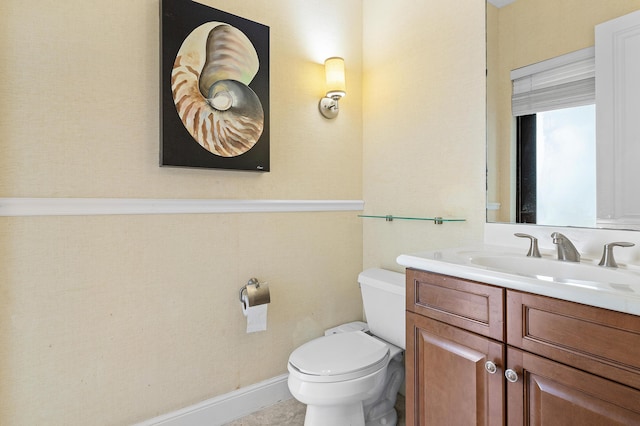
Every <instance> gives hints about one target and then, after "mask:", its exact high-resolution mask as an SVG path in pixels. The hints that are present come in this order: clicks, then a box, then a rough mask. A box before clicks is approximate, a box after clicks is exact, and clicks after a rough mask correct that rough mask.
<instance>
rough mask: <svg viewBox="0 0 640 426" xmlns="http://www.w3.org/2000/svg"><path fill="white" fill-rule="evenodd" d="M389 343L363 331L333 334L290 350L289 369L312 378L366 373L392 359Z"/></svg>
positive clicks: (330, 379) (323, 379)
mask: <svg viewBox="0 0 640 426" xmlns="http://www.w3.org/2000/svg"><path fill="white" fill-rule="evenodd" d="M389 357H390V351H389V346H388V345H387V344H385V343H384V342H382V341H380V340H378V339H376V338H373V337H371V336H369V335H367V334H365V333H363V332H362V331H353V332H347V333H339V334H333V335H329V336H324V337H319V338H317V339H314V340H312V341H310V342H307V343H305V344H304V345H302V346H300V347H299V348H298V349H296V350H295V351H293V352H292V353H291V356H290V357H289V371H290V372H291V373H292V374H296V375H298V376H300V378H301V379H302V380H305V381H309V382H339V381H344V380H352V379H355V378H358V377H364V376H366V375H368V374H371V373H374V372H376V371H378V370H380V369H382V368H384V367H386V365H387V364H388V362H389Z"/></svg>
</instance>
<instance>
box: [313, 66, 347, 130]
mask: <svg viewBox="0 0 640 426" xmlns="http://www.w3.org/2000/svg"><path fill="white" fill-rule="evenodd" d="M324 72H325V78H326V80H327V86H326V87H327V95H326V96H325V97H324V98H322V99H320V104H319V105H318V108H319V109H320V113H321V114H322V115H323V116H325V117H326V118H336V117H337V116H338V101H339V100H340V99H341V98H342V97H343V96H344V95H346V94H347V92H346V84H345V79H344V59H342V58H337V57H334V58H329V59H327V60H326V61H324Z"/></svg>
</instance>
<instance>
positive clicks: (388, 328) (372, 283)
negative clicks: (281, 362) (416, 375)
mask: <svg viewBox="0 0 640 426" xmlns="http://www.w3.org/2000/svg"><path fill="white" fill-rule="evenodd" d="M358 282H359V283H360V290H361V292H362V301H363V304H364V310H365V314H366V317H367V322H368V328H369V331H370V333H371V334H368V333H366V331H367V324H365V323H361V322H356V323H349V324H344V325H343V326H340V327H336V328H335V329H331V330H328V333H329V334H328V335H325V336H323V337H319V338H317V339H314V340H312V341H310V342H307V343H305V344H304V345H302V346H300V347H299V348H297V349H296V350H294V351H293V352H292V353H291V355H290V356H289V364H288V369H289V380H288V384H289V390H290V391H291V394H292V395H293V396H294V398H296V399H297V400H298V401H300V402H302V403H304V404H307V413H306V416H305V420H304V424H305V426H328V425H331V426H365V425H366V426H377V425H390V426H393V425H395V424H396V422H397V418H398V417H397V414H396V411H395V409H394V406H395V402H396V396H397V394H398V390H399V388H400V386H401V385H402V382H403V380H404V366H403V364H402V351H403V350H404V349H405V276H404V274H400V273H397V272H392V271H387V270H384V269H367V270H366V271H363V272H361V273H360V275H359V276H358ZM332 333H335V334H332Z"/></svg>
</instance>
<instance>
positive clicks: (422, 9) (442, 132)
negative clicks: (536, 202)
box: [363, 0, 485, 270]
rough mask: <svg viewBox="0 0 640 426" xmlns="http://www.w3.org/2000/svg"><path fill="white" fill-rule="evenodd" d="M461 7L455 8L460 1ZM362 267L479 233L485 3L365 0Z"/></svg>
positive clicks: (482, 182)
mask: <svg viewBox="0 0 640 426" xmlns="http://www.w3.org/2000/svg"><path fill="white" fill-rule="evenodd" d="M454 3H455V4H454ZM363 4H364V22H365V28H364V30H365V36H364V57H365V61H364V76H363V84H364V102H363V105H364V120H365V121H364V123H365V124H364V139H363V140H364V142H363V159H364V189H363V190H364V200H365V202H366V204H365V210H366V212H367V213H368V214H374V215H375V214H378V215H385V214H393V215H397V216H414V217H415V216H417V217H432V216H434V215H438V216H444V217H457V218H465V219H466V220H467V221H466V222H463V223H445V224H443V225H434V224H433V223H432V222H423V221H400V220H397V221H393V222H385V221H384V220H380V219H366V220H365V221H364V222H363V223H364V266H365V267H367V266H376V265H381V266H384V267H387V268H392V269H397V270H401V269H400V267H399V266H398V265H397V264H396V263H395V259H396V257H397V256H398V255H399V254H401V253H405V252H415V251H420V250H427V249H433V248H436V247H444V246H455V245H460V244H462V243H465V242H468V241H478V240H479V239H481V235H482V229H483V224H484V221H485V215H484V209H485V189H484V188H485V177H484V170H485V131H484V129H485V30H484V28H485V27H484V22H485V6H484V1H482V0H460V1H457V2H451V1H448V0H430V1H420V2H419V1H405V2H401V3H400V4H398V3H397V2H390V1H387V0H367V1H365V2H364V3H363Z"/></svg>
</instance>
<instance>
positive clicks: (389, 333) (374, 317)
mask: <svg viewBox="0 0 640 426" xmlns="http://www.w3.org/2000/svg"><path fill="white" fill-rule="evenodd" d="M358 282H359V283H360V291H361V292H362V303H363V305H364V312H365V315H366V317H367V323H368V324H369V329H370V330H371V333H372V334H373V335H374V336H378V337H380V338H381V339H384V340H386V341H387V342H389V343H392V344H394V345H396V346H399V347H401V348H402V349H406V344H405V333H406V330H405V307H406V302H405V295H406V285H405V275H404V274H401V273H398V272H393V271H388V270H386V269H376V268H373V269H367V270H365V271H362V272H361V273H360V275H358Z"/></svg>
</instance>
